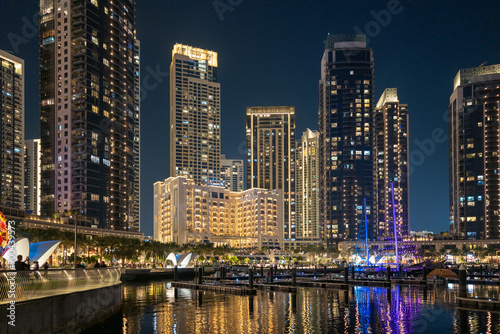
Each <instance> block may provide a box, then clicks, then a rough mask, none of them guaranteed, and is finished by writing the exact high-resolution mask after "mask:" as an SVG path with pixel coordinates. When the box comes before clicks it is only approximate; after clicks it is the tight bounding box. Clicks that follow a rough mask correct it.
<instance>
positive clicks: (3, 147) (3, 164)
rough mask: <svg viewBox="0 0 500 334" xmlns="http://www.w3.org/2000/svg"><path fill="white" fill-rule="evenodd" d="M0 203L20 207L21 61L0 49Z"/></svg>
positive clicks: (21, 137)
mask: <svg viewBox="0 0 500 334" xmlns="http://www.w3.org/2000/svg"><path fill="white" fill-rule="evenodd" d="M0 61H1V64H0V77H1V78H2V80H0V86H1V91H2V94H1V95H0V152H1V159H0V175H1V179H0V205H4V206H8V207H12V208H19V209H22V208H24V60H22V59H21V58H18V57H16V56H13V55H11V54H10V53H8V52H5V51H3V50H0Z"/></svg>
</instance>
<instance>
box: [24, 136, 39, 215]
mask: <svg viewBox="0 0 500 334" xmlns="http://www.w3.org/2000/svg"><path fill="white" fill-rule="evenodd" d="M41 190H42V149H41V146H40V139H27V140H25V141H24V209H25V210H26V212H28V213H30V214H33V215H40V209H41V206H40V199H41Z"/></svg>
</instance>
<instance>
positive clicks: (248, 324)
mask: <svg viewBox="0 0 500 334" xmlns="http://www.w3.org/2000/svg"><path fill="white" fill-rule="evenodd" d="M474 293H475V294H478V295H480V296H487V295H488V294H490V295H494V294H496V295H497V296H498V288H497V287H487V286H476V287H474ZM423 295H424V293H423V289H422V288H420V287H393V288H392V289H390V294H389V296H390V298H389V297H388V294H387V289H386V288H365V287H354V288H353V289H351V290H348V291H342V290H333V289H310V288H306V289H302V288H301V289H299V290H298V292H297V294H289V293H279V292H269V291H258V293H257V295H256V296H252V297H249V296H234V295H223V294H214V293H211V292H197V291H194V290H188V289H174V288H169V287H168V286H167V284H166V283H152V284H150V285H147V286H124V288H123V296H124V301H125V302H124V310H123V312H124V333H139V332H140V331H141V330H142V332H143V333H149V332H156V333H200V334H208V333H286V332H288V333H290V332H315V331H318V330H321V331H323V332H325V331H326V332H351V331H353V330H356V331H359V332H369V333H370V332H371V333H412V332H415V331H418V330H422V329H423V330H424V332H425V329H427V330H429V329H431V328H434V329H436V328H441V329H443V328H444V327H443V326H447V327H446V330H445V331H448V330H449V328H452V330H453V331H454V332H455V333H461V332H464V329H466V332H474V333H479V332H481V333H492V334H493V333H500V319H499V318H500V314H498V313H492V312H476V311H459V309H456V308H454V306H453V305H456V304H455V302H456V298H457V289H456V287H455V288H453V289H449V288H447V287H446V286H445V287H444V288H443V287H442V286H441V287H440V286H436V287H429V288H428V290H427V298H425V299H424V298H423ZM250 302H252V305H253V308H251V307H250ZM450 317H453V321H452V323H451V324H450V323H449V320H446V322H447V323H448V324H447V325H445V324H444V323H443V319H445V318H446V319H450Z"/></svg>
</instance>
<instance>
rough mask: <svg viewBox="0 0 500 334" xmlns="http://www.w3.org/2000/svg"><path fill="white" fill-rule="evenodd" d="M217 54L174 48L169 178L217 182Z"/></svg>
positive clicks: (218, 104)
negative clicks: (179, 177) (178, 177)
mask: <svg viewBox="0 0 500 334" xmlns="http://www.w3.org/2000/svg"><path fill="white" fill-rule="evenodd" d="M217 66H218V64H217V53H216V52H213V51H208V50H203V49H200V48H195V47H192V46H188V45H182V44H175V45H174V49H173V50H172V63H171V65H170V176H172V177H174V176H182V177H186V178H188V179H192V180H194V182H195V183H197V184H202V183H203V184H207V183H209V182H213V181H215V182H218V181H219V179H220V84H219V83H218V82H217Z"/></svg>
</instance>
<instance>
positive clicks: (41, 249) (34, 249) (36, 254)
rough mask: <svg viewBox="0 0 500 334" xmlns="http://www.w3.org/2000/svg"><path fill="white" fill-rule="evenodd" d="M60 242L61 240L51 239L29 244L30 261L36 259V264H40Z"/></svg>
mask: <svg viewBox="0 0 500 334" xmlns="http://www.w3.org/2000/svg"><path fill="white" fill-rule="evenodd" d="M60 243H61V241H59V240H52V241H43V242H36V243H34V244H31V247H30V263H33V262H34V261H38V264H39V265H40V266H41V265H42V264H44V263H45V262H46V261H47V260H48V259H49V257H50V254H52V253H53V252H54V251H55V250H56V248H57V246H59V244H60Z"/></svg>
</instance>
